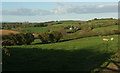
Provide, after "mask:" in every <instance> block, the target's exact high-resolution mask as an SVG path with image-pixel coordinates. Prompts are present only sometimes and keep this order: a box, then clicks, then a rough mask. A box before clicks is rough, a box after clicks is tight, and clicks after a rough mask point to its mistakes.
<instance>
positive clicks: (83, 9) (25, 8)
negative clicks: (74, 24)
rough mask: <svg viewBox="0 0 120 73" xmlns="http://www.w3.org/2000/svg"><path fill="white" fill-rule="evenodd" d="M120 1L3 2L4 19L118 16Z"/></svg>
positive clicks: (77, 18) (85, 18) (64, 18)
mask: <svg viewBox="0 0 120 73" xmlns="http://www.w3.org/2000/svg"><path fill="white" fill-rule="evenodd" d="M117 13H118V2H3V3H2V15H3V19H2V20H3V21H10V22H21V21H22V22H23V21H29V22H42V21H51V20H89V19H93V18H95V17H96V18H110V17H112V18H117V17H118V15H117Z"/></svg>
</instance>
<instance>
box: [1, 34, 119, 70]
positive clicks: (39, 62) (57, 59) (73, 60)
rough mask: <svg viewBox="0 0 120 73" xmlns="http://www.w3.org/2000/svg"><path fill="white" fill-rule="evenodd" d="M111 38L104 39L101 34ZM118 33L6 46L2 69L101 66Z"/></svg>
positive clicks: (109, 54) (114, 48)
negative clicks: (104, 40)
mask: <svg viewBox="0 0 120 73" xmlns="http://www.w3.org/2000/svg"><path fill="white" fill-rule="evenodd" d="M111 37H114V38H115V40H114V41H108V42H103V41H102V39H103V38H111ZM117 40H118V36H117V35H111V36H104V37H87V38H81V39H75V40H70V41H64V42H59V43H50V44H41V41H40V40H38V39H36V40H35V41H34V42H33V43H32V44H31V45H21V46H8V49H9V51H10V53H11V56H5V55H3V71H90V70H93V69H94V68H98V67H100V66H101V65H102V64H103V63H104V62H105V61H107V60H108V59H109V58H110V57H111V55H112V54H113V53H114V52H116V51H117V43H118V41H117Z"/></svg>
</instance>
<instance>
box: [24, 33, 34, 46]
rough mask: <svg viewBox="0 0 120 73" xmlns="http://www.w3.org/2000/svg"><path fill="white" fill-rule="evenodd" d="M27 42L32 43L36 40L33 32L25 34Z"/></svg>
mask: <svg viewBox="0 0 120 73" xmlns="http://www.w3.org/2000/svg"><path fill="white" fill-rule="evenodd" d="M25 39H26V40H27V41H26V44H30V43H32V42H33V41H34V35H33V34H32V33H26V34H25Z"/></svg>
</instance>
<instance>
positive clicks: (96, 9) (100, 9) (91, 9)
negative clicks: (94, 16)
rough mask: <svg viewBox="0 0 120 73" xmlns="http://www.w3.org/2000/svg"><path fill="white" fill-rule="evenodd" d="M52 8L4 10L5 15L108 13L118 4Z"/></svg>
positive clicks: (115, 10) (115, 8)
mask: <svg viewBox="0 0 120 73" xmlns="http://www.w3.org/2000/svg"><path fill="white" fill-rule="evenodd" d="M57 4H58V5H59V6H58V7H57V8H55V9H51V10H41V9H29V8H15V9H12V10H3V11H2V14H3V15H17V16H19V15H20V16H35V15H52V14H67V13H76V14H81V13H106V12H117V11H118V5H117V4H104V5H98V4H96V5H61V3H57Z"/></svg>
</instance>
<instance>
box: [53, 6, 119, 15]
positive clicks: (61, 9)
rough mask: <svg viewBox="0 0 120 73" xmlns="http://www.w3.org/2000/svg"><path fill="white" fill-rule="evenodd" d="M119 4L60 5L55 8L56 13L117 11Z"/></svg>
mask: <svg viewBox="0 0 120 73" xmlns="http://www.w3.org/2000/svg"><path fill="white" fill-rule="evenodd" d="M117 11H118V5H115V4H111V5H110V4H109V5H69V6H60V7H58V8H56V9H54V10H53V12H54V13H55V14H64V13H77V14H80V13H106V12H117Z"/></svg>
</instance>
